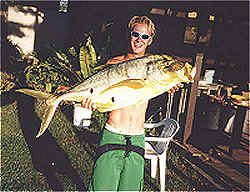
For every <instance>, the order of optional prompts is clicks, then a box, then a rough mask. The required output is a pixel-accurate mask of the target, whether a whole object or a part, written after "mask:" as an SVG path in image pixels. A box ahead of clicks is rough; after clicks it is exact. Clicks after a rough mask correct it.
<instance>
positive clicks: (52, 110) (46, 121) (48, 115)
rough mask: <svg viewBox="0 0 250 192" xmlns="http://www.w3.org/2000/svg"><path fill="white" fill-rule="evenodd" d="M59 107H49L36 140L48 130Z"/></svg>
mask: <svg viewBox="0 0 250 192" xmlns="http://www.w3.org/2000/svg"><path fill="white" fill-rule="evenodd" d="M56 108H57V106H56V105H50V106H48V108H47V110H46V111H45V113H44V116H43V120H42V123H41V127H40V130H39V132H38V134H37V135H36V138H38V137H40V136H41V135H42V134H43V133H44V132H45V131H46V129H47V128H48V126H49V123H50V121H51V120H52V118H53V116H54V113H55V111H56Z"/></svg>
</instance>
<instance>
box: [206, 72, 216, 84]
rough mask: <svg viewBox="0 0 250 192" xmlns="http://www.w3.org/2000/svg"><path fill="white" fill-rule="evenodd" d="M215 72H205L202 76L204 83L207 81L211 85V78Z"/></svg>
mask: <svg viewBox="0 0 250 192" xmlns="http://www.w3.org/2000/svg"><path fill="white" fill-rule="evenodd" d="M214 73H215V70H211V69H209V70H206V71H205V75H204V79H203V80H204V81H207V82H209V83H213V77H214Z"/></svg>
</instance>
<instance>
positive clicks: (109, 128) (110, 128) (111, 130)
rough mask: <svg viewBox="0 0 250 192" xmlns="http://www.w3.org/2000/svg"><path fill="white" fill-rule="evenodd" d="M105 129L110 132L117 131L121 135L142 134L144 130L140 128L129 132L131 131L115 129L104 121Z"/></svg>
mask: <svg viewBox="0 0 250 192" xmlns="http://www.w3.org/2000/svg"><path fill="white" fill-rule="evenodd" d="M105 129H107V130H108V131H110V132H113V133H117V134H122V135H144V130H140V131H137V132H133V133H131V132H128V131H124V130H120V129H116V128H114V127H112V126H111V125H109V124H108V123H106V125H105Z"/></svg>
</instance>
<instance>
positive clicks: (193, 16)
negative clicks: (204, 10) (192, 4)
mask: <svg viewBox="0 0 250 192" xmlns="http://www.w3.org/2000/svg"><path fill="white" fill-rule="evenodd" d="M197 16H198V13H197V12H196V11H193V12H188V18H192V19H196V18H197Z"/></svg>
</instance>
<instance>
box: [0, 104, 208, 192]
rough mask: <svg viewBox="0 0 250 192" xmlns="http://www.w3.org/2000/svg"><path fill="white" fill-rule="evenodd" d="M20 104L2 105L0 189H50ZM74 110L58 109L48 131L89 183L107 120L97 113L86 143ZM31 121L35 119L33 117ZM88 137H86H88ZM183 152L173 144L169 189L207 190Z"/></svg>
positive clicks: (152, 182)
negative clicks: (28, 138) (99, 136)
mask: <svg viewBox="0 0 250 192" xmlns="http://www.w3.org/2000/svg"><path fill="white" fill-rule="evenodd" d="M17 112H18V111H17V104H16V103H15V102H14V103H12V104H8V105H5V106H2V107H1V191H50V190H51V188H50V187H49V185H48V182H47V179H46V177H45V176H44V175H43V174H42V173H40V172H38V171H37V170H36V169H35V168H34V166H33V162H32V158H31V152H30V150H29V147H28V144H27V143H26V140H25V138H24V136H23V132H22V130H21V129H20V123H19V120H18V113H17ZM36 113H37V114H38V116H39V117H41V115H42V113H43V108H42V105H41V104H40V103H37V104H36ZM70 113H72V109H71V108H69V107H68V106H64V107H63V108H61V110H58V111H57V112H56V114H55V116H54V118H53V120H52V122H51V125H50V127H49V131H50V132H51V134H52V136H53V137H54V139H55V140H56V142H57V144H58V145H59V146H60V147H61V148H62V149H63V150H64V151H65V153H66V154H67V155H68V157H69V159H70V162H71V164H72V166H73V168H74V169H75V170H77V173H78V174H79V175H80V177H81V179H82V182H83V183H85V184H88V181H89V177H90V175H91V173H92V166H93V158H94V155H95V152H94V149H95V147H96V146H97V145H96V142H95V139H94V138H95V137H94V135H95V134H98V133H99V131H100V127H101V126H102V125H103V123H104V122H105V118H106V114H105V115H100V114H97V113H96V114H95V118H97V119H99V120H98V122H99V124H98V125H95V126H94V127H93V128H92V130H91V131H92V133H93V135H92V136H93V137H88V138H87V140H88V141H89V142H86V141H85V140H84V136H83V135H79V132H78V131H77V130H75V131H73V128H72V123H71V122H72V120H71V119H70V116H71V115H72V114H70ZM31 123H32V120H31ZM85 139H86V137H85ZM50 147H51V146H50V145H44V146H40V149H39V150H40V151H37V152H38V153H40V152H41V153H42V152H43V151H44V150H45V149H46V150H47V149H49V148H50ZM182 153H185V152H184V151H181V150H178V148H176V147H175V145H174V144H173V143H171V146H170V150H169V160H168V167H169V171H168V176H167V188H168V190H171V191H197V190H198V191H200V190H208V189H209V188H210V189H211V188H213V186H212V185H211V184H210V183H209V182H208V181H206V179H205V178H204V177H203V176H202V175H199V173H197V172H196V171H195V170H194V169H192V168H191V166H190V165H189V164H188V163H187V161H186V160H185V155H183V154H182ZM149 167H150V163H149V161H148V160H146V163H145V185H144V190H145V191H158V190H159V188H160V186H159V176H158V177H157V178H156V179H152V178H151V177H150V169H149ZM56 176H57V177H58V178H59V180H60V182H61V183H63V186H64V190H65V191H75V190H77V188H76V186H75V185H74V184H73V183H72V181H71V180H70V179H69V177H67V176H66V175H64V174H61V173H57V174H56Z"/></svg>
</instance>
